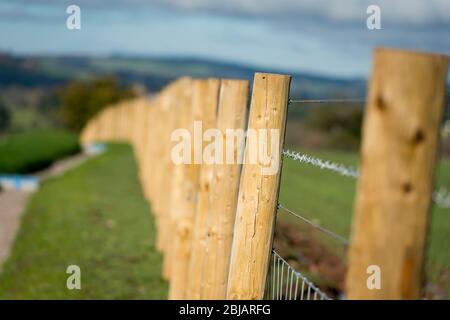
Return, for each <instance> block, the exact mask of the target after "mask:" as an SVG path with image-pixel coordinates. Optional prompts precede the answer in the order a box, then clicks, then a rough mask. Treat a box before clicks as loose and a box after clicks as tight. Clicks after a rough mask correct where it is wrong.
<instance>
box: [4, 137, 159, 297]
mask: <svg viewBox="0 0 450 320" xmlns="http://www.w3.org/2000/svg"><path fill="white" fill-rule="evenodd" d="M72 264H75V265H78V266H79V267H80V268H81V286H82V289H81V290H73V291H70V290H68V289H67V288H66V280H67V277H68V275H67V274H66V268H67V266H69V265H72ZM166 294H167V284H166V282H165V281H163V280H162V279H161V256H160V254H158V253H157V252H156V251H155V249H154V222H153V219H152V216H151V214H150V211H149V207H148V205H147V203H146V202H145V200H144V198H143V195H142V192H141V189H140V185H139V182H138V179H137V168H136V164H135V162H134V158H133V154H132V151H131V148H130V147H129V146H125V145H112V146H111V147H110V149H109V151H108V152H107V153H106V154H104V155H102V156H99V157H98V158H94V159H92V160H90V161H88V162H86V163H84V164H83V165H81V166H80V167H78V168H77V169H75V170H72V171H70V172H68V173H66V174H65V175H63V176H61V177H58V178H55V179H53V180H48V181H46V182H45V183H44V184H43V186H42V188H41V189H40V190H39V191H38V192H37V193H36V194H34V196H33V198H32V200H31V201H30V203H29V205H28V208H27V210H26V213H25V215H24V218H23V221H22V227H21V230H20V232H19V235H18V238H17V241H16V243H15V247H14V249H13V253H12V255H11V257H10V258H9V260H8V261H7V262H6V264H5V265H4V270H3V273H1V274H0V299H164V298H166Z"/></svg>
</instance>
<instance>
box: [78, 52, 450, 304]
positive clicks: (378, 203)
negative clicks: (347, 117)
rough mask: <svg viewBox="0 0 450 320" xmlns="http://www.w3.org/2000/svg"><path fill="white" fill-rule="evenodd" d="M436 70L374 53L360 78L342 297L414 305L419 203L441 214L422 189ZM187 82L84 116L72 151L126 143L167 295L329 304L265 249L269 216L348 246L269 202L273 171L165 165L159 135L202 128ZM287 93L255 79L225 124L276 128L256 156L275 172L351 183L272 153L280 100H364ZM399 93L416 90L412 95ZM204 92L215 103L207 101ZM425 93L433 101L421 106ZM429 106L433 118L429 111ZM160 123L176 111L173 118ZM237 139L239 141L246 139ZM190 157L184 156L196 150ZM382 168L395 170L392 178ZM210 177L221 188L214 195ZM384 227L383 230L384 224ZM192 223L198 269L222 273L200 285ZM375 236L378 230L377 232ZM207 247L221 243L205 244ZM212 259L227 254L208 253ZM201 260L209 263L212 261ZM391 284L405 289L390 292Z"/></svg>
mask: <svg viewBox="0 0 450 320" xmlns="http://www.w3.org/2000/svg"><path fill="white" fill-rule="evenodd" d="M447 67H448V62H447V59H446V58H444V57H442V56H437V55H428V54H417V53H409V52H403V51H399V50H379V51H378V50H377V52H376V55H375V64H374V68H373V70H374V71H373V72H374V75H373V76H372V78H373V79H375V80H374V81H372V82H371V86H372V87H371V91H370V92H369V95H368V101H367V106H366V115H365V117H366V119H365V122H364V126H365V127H364V130H365V131H364V135H363V148H362V154H363V156H364V157H363V159H364V162H363V164H362V165H363V166H362V167H361V172H362V173H361V174H363V173H364V174H365V178H364V179H361V180H360V181H359V184H358V193H357V200H358V202H357V204H358V205H357V206H356V209H355V216H356V219H355V220H354V226H353V227H352V230H353V234H352V237H351V242H350V244H349V248H350V252H351V253H350V259H349V276H347V277H346V279H347V294H346V296H348V297H350V298H362V299H367V298H373V297H375V298H404V297H407V298H411V297H412V298H417V297H418V292H419V288H420V287H419V285H420V283H421V277H420V272H419V271H420V269H421V264H422V263H423V260H424V249H425V245H424V244H425V242H424V239H426V232H427V228H426V225H427V224H428V209H429V207H430V206H429V204H430V201H431V199H434V201H435V202H436V203H440V204H441V205H443V206H450V197H449V195H448V193H447V192H446V190H445V189H439V190H438V191H436V192H433V190H432V185H431V183H432V174H433V172H434V163H435V161H434V160H435V159H434V156H435V153H436V152H435V151H436V149H437V143H438V141H437V139H438V134H437V132H438V126H439V123H440V120H441V119H440V116H441V114H442V113H441V111H442V105H443V104H444V100H443V99H444V98H443V96H444V95H445V92H443V88H444V87H445V85H444V84H445V81H446V79H447V76H446V73H447V71H446V70H447V69H446V68H447ZM410 73H411V74H410ZM404 79H408V81H405V80H404ZM424 79H425V80H426V81H425V80H424ZM195 81H198V80H192V79H190V78H184V79H180V80H177V81H175V82H174V83H172V84H170V85H169V86H167V87H166V88H164V89H163V90H162V91H161V92H160V93H159V94H158V95H157V96H156V97H155V98H154V99H152V101H149V100H148V99H143V100H142V101H141V102H142V104H143V105H142V104H140V103H137V101H136V100H134V101H133V102H131V103H128V102H121V103H118V104H117V105H115V106H112V107H110V108H107V109H105V110H103V111H102V112H100V113H99V114H97V115H96V116H95V117H94V118H93V119H91V120H90V121H89V123H88V124H87V125H86V127H85V128H84V129H83V132H82V134H81V140H82V142H83V143H89V142H95V141H99V140H100V141H105V140H107V141H125V142H126V141H128V142H131V143H132V145H133V148H134V150H135V153H136V157H137V163H138V166H139V178H140V181H141V184H142V188H143V191H144V194H145V198H146V199H147V200H148V201H150V202H151V203H152V212H153V214H154V217H155V222H156V229H157V230H156V232H157V235H158V246H157V248H158V249H159V250H160V251H161V252H162V253H163V255H164V277H165V278H167V279H168V280H170V297H171V298H177V299H186V298H187V299H194V298H200V299H205V298H208V297H218V296H215V295H211V296H202V294H201V292H202V290H200V296H199V295H198V292H199V291H198V284H200V286H201V289H202V288H204V287H205V286H209V285H211V284H212V285H213V286H216V288H209V289H210V292H211V293H213V292H215V293H214V294H216V293H218V294H222V296H221V297H223V295H224V294H225V289H226V298H227V299H262V298H263V297H264V296H266V297H267V293H272V298H278V299H282V298H284V299H329V297H328V296H327V295H326V294H325V293H323V292H322V291H320V290H319V289H318V288H317V287H316V286H315V285H314V284H313V283H312V282H311V281H310V280H308V279H307V278H306V277H305V276H304V275H303V274H301V273H299V272H298V271H296V270H295V269H294V268H293V267H292V266H291V265H289V263H287V261H286V260H284V259H283V258H282V257H281V256H280V255H279V254H278V253H277V252H275V251H272V250H273V243H272V242H273V236H274V224H275V219H276V214H277V210H279V209H280V210H283V211H285V212H287V213H289V214H292V215H294V216H296V217H297V218H299V219H301V220H302V221H304V222H305V223H308V224H310V225H312V226H314V227H315V228H316V229H318V230H321V231H322V232H325V233H327V234H328V235H330V236H333V237H334V238H336V239H339V240H340V241H341V242H344V243H346V244H347V243H348V240H347V239H345V238H343V237H341V236H339V235H337V234H335V233H334V232H332V231H330V230H328V229H326V228H323V227H321V226H320V225H318V224H315V223H313V222H312V221H310V220H308V219H306V218H305V217H303V216H302V215H300V214H298V213H296V212H294V211H292V210H290V209H288V208H286V207H284V206H282V205H281V204H279V199H278V198H279V197H278V193H279V186H280V175H281V171H280V170H279V171H277V172H276V174H275V175H272V176H271V175H264V174H263V173H262V172H263V171H264V170H261V169H262V168H263V167H264V166H263V165H262V164H250V163H246V162H245V161H244V165H242V168H241V167H235V168H234V169H233V170H223V171H219V170H206V171H205V170H201V166H202V164H197V163H196V164H186V165H185V164H177V165H175V164H171V163H169V162H168V161H169V157H170V155H169V152H170V150H171V149H172V146H173V144H172V141H171V139H170V138H169V137H168V134H169V133H170V131H171V130H170V129H171V128H184V129H187V131H188V133H191V132H192V131H193V129H192V128H193V123H194V120H200V121H204V120H205V119H204V112H203V111H202V112H200V110H205V109H204V108H205V106H206V104H208V102H206V100H208V101H212V100H211V99H203V98H201V97H200V96H201V95H202V93H200V91H198V90H196V91H195V90H194V86H193V83H194V82H195ZM221 81H222V80H221ZM196 83H197V84H198V83H199V82H196ZM289 85H290V76H287V75H274V74H267V73H257V74H255V78H254V81H253V91H252V98H251V108H250V112H249V115H248V122H247V124H245V122H244V121H245V120H243V119H244V118H245V119H247V117H245V116H243V117H242V118H240V119H239V121H241V120H242V121H243V122H242V123H240V122H239V123H240V124H237V123H235V124H236V125H238V127H241V125H243V126H244V128H245V126H246V127H247V128H248V129H249V128H252V129H256V130H259V129H265V130H268V129H277V130H279V132H280V136H279V137H278V141H275V142H278V146H279V150H266V151H269V153H271V154H269V156H270V157H271V158H274V157H276V158H277V159H275V160H279V161H280V162H279V163H280V168H282V159H283V157H282V156H281V155H283V156H284V157H286V158H291V159H293V160H296V161H298V162H302V163H306V164H310V165H313V166H316V167H319V168H321V169H324V170H329V171H332V172H335V173H339V174H340V175H343V176H347V177H351V178H354V179H356V178H357V177H358V176H359V175H360V172H359V171H358V170H356V169H353V168H351V167H347V166H344V165H341V164H339V163H335V162H331V161H326V160H322V159H320V158H317V157H313V156H310V155H306V154H302V153H299V152H295V151H292V150H283V142H284V132H285V125H286V118H287V107H288V104H291V105H294V104H307V103H324V104H325V103H351V102H353V103H362V102H363V101H362V100H360V99H328V100H289ZM197 89H198V87H197ZM221 92H222V91H221ZM410 92H415V94H414V96H411V95H410ZM241 93H242V92H241ZM220 95H221V93H220ZM212 96H213V97H215V94H212ZM236 96H237V94H236ZM245 96H246V95H245ZM430 96H432V97H434V98H433V101H432V104H431V103H430V101H429V97H430ZM193 97H194V98H193ZM180 98H181V99H180ZM221 98H222V97H220V98H219V99H221ZM214 99H215V98H214ZM193 101H195V102H193ZM213 104H214V103H213ZM441 104H442V105H441ZM139 105H140V107H137V106H139ZM214 107H217V106H216V105H214ZM430 108H433V111H434V112H430ZM391 110H393V111H395V112H390V111H391ZM210 111H211V110H210ZM219 112H220V111H219ZM244 114H245V113H242V115H244ZM169 115H175V119H172V118H171V116H169ZM234 118H239V117H238V116H236V117H233V116H232V115H231V116H230V114H228V116H227V119H228V120H230V121H231V120H232V119H234ZM228 120H227V121H228ZM168 123H170V125H168ZM246 143H249V139H247V140H246ZM271 143H272V144H273V143H274V141H271ZM379 143H382V144H383V147H382V148H374V147H373V146H374V145H377V144H379ZM248 147H249V146H248V144H247V145H246V147H245V149H244V150H245V151H244V153H246V154H247V150H248ZM194 149H195V146H194ZM172 151H173V149H172ZM190 151H191V152H192V153H191V156H192V155H193V154H194V151H195V150H192V149H191V150H190ZM197 151H198V150H197ZM200 151H201V150H200ZM388 151H389V152H388ZM400 151H401V152H400ZM411 155H414V157H412V156H411ZM244 157H245V156H244ZM390 163H395V164H396V170H395V171H393V170H392V168H391V167H390ZM215 169H217V168H215ZM363 169H364V170H363ZM201 172H206V173H205V174H204V178H205V179H204V180H203V182H204V185H203V192H205V194H204V195H203V196H204V200H205V201H204V203H208V209H207V210H205V211H204V212H203V213H204V214H206V215H207V221H208V223H203V222H205V221H196V219H197V218H198V216H197V214H198V212H200V211H199V210H198V208H197V202H198V201H197V199H198V197H199V190H200V189H199V187H198V186H199V176H201ZM211 172H213V173H217V174H216V175H215V178H213V179H210V174H211ZM226 174H229V176H227V177H226V178H228V179H229V177H232V181H233V183H235V182H236V181H240V182H239V185H238V187H237V183H236V186H235V187H236V188H234V187H231V186H229V185H227V184H226V183H224V182H223V181H224V180H225V175H226ZM239 176H240V178H239ZM220 179H222V183H221V185H220V187H219V189H217V188H218V183H219V182H218V181H219V180H220ZM239 179H240V180H239ZM227 181H230V179H229V180H227ZM394 187H395V188H398V189H395V188H394ZM214 190H228V191H229V193H228V194H227V195H226V196H225V197H226V198H227V201H222V202H219V201H216V200H217V199H218V197H220V196H221V194H219V193H217V191H214ZM374 190H375V191H377V192H374ZM378 191H379V192H378ZM212 192H216V193H215V194H214V197H213V199H216V200H215V201H214V203H210V202H209V200H210V196H211V194H212ZM411 194H413V195H414V196H411ZM211 197H212V196H211ZM218 203H220V205H217V204H218ZM235 203H236V207H234V204H235ZM225 210H226V213H225ZM212 211H215V212H214V214H211V213H210V212H212ZM224 215H227V219H226V220H220V219H219V218H220V217H223V216H224ZM213 216H214V217H215V218H213ZM203 218H205V217H203ZM219 220H220V221H219ZM367 221H370V222H371V223H367ZM386 221H391V222H393V223H389V224H386ZM196 225H200V226H204V227H205V226H207V229H206V230H207V233H206V236H207V237H206V243H207V245H206V248H207V256H208V258H207V259H206V260H208V261H209V262H210V263H208V270H209V269H211V270H213V269H214V270H215V271H217V270H218V268H217V267H216V266H217V265H218V264H220V265H222V266H224V268H221V271H220V272H221V273H222V277H221V278H220V279H219V278H218V277H217V273H216V272H213V273H211V274H209V273H208V275H207V276H206V277H204V276H203V272H202V270H203V269H202V270H200V267H197V266H196V265H197V264H196V263H191V260H192V256H198V255H195V254H194V255H193V254H192V252H191V248H196V247H200V248H201V250H204V249H205V246H204V245H200V246H193V241H204V240H205V237H204V235H205V233H202V235H201V236H200V237H197V238H196V237H195V236H193V235H194V231H195V230H194V229H193V228H195V227H196ZM233 226H234V229H233ZM220 228H225V229H226V230H228V231H227V232H226V235H225V237H226V239H227V240H226V241H227V242H228V241H229V242H228V244H229V245H227V248H229V249H230V250H228V249H227V250H222V249H223V248H224V247H220V246H221V245H222V242H223V241H224V234H220V235H218V229H220ZM381 229H383V230H385V231H384V232H381V233H380V232H379V230H381ZM231 230H233V231H231ZM197 231H199V230H197ZM204 231H205V230H204ZM170 234H175V235H176V237H175V240H174V241H172V239H170V238H169V235H170ZM199 239H200V240H199ZM211 239H216V240H217V241H212V240H211ZM213 242H216V243H219V245H220V246H219V245H213ZM208 244H210V245H209V246H208ZM380 244H382V245H381V246H380ZM383 245H384V247H383ZM221 254H225V255H228V256H227V257H218V255H221ZM211 255H215V257H212V258H211ZM404 257H406V258H407V259H408V260H407V268H405V261H404V260H399V259H402V258H404ZM180 262H181V263H180ZM373 263H377V264H379V265H380V266H381V267H382V268H383V279H385V280H383V281H384V282H383V286H382V288H383V289H382V290H375V291H378V292H367V288H366V280H367V279H366V277H367V272H366V268H367V265H368V264H373ZM189 266H191V267H192V266H194V267H192V269H195V270H189V271H188V267H189ZM384 268H385V269H384ZM269 270H270V271H269ZM399 270H400V271H399ZM192 273H197V274H199V275H201V277H200V279H197V280H200V282H197V281H196V282H195V283H193V284H192V285H193V287H192V288H194V289H195V290H194V291H195V292H196V294H195V295H194V294H192V292H194V291H192V292H189V291H188V290H186V288H187V285H188V283H187V282H188V280H189V274H192ZM214 279H215V280H214ZM269 280H270V281H269ZM402 281H403V282H402ZM219 285H220V288H219ZM399 288H406V289H405V290H404V291H402V292H399ZM220 292H222V293H220ZM405 292H406V293H405ZM191 294H192V295H191ZM269 297H270V296H269Z"/></svg>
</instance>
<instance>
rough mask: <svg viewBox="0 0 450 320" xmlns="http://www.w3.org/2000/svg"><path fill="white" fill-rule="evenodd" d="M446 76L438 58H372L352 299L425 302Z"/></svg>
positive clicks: (352, 253) (380, 54)
mask: <svg viewBox="0 0 450 320" xmlns="http://www.w3.org/2000/svg"><path fill="white" fill-rule="evenodd" d="M447 69H448V59H447V58H446V57H444V56H440V55H431V54H424V53H416V52H408V51H402V50H392V49H378V50H376V52H375V58H374V65H373V71H372V78H371V82H370V88H369V94H368V101H367V107H366V115H365V119H364V125H363V142H362V149H361V159H360V161H361V164H360V178H359V181H358V191H357V195H356V200H355V217H354V224H353V228H352V241H351V247H350V250H349V270H348V273H347V282H346V288H347V298H349V299H417V298H419V297H420V286H421V273H422V266H423V260H424V252H425V244H426V234H427V225H428V223H429V211H430V205H431V198H432V190H433V176H434V169H435V163H436V154H437V148H438V142H439V139H438V136H439V127H440V123H441V120H442V113H443V105H444V96H445V87H446V81H447ZM378 271H379V273H378ZM378 275H379V276H380V280H381V282H380V284H381V287H380V289H377V281H376V277H377V276H378Z"/></svg>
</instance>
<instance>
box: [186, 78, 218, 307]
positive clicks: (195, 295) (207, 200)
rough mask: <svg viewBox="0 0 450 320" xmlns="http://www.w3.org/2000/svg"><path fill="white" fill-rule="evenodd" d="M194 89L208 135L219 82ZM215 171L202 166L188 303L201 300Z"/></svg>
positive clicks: (198, 84)
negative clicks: (192, 300) (190, 300)
mask: <svg viewBox="0 0 450 320" xmlns="http://www.w3.org/2000/svg"><path fill="white" fill-rule="evenodd" d="M195 85H196V88H195V95H196V99H195V100H197V101H196V103H199V104H200V105H201V106H200V107H199V108H197V110H198V111H199V112H201V114H198V115H197V117H196V118H197V119H201V121H202V129H203V132H205V131H206V130H208V129H212V128H216V127H217V107H218V99H219V88H220V80H219V79H208V80H203V81H197V82H196V83H195ZM205 145H207V143H206V142H205V143H203V145H202V146H201V147H200V148H198V149H199V150H197V151H198V152H199V154H198V156H200V157H202V155H203V149H204V147H205ZM197 160H198V159H197ZM213 170H214V165H213V164H208V163H202V164H201V166H200V177H199V179H200V180H199V191H198V196H197V207H196V213H195V221H194V228H193V235H192V247H191V255H190V259H189V266H188V274H189V277H188V279H187V280H188V283H187V287H186V298H187V299H200V292H201V288H202V278H203V265H204V262H205V257H206V237H207V219H208V216H209V214H210V212H211V209H212V206H213V203H211V196H210V194H211V193H210V190H211V187H212V184H213V183H214V181H213V174H214V171H213Z"/></svg>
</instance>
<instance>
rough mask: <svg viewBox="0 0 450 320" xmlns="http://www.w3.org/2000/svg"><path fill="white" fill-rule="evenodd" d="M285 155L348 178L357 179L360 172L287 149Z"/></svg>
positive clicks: (284, 151)
mask: <svg viewBox="0 0 450 320" xmlns="http://www.w3.org/2000/svg"><path fill="white" fill-rule="evenodd" d="M283 155H284V156H286V157H288V158H291V159H292V160H295V161H299V162H303V163H307V164H311V165H313V166H316V167H319V168H320V169H326V170H330V171H333V172H336V173H339V174H340V175H343V176H346V177H351V178H357V177H358V174H359V173H358V171H357V170H355V169H353V168H352V167H346V166H344V165H342V164H339V163H335V162H332V161H328V160H322V159H320V158H316V157H314V156H310V155H307V154H304V153H300V152H297V151H292V150H289V149H285V150H283Z"/></svg>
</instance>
